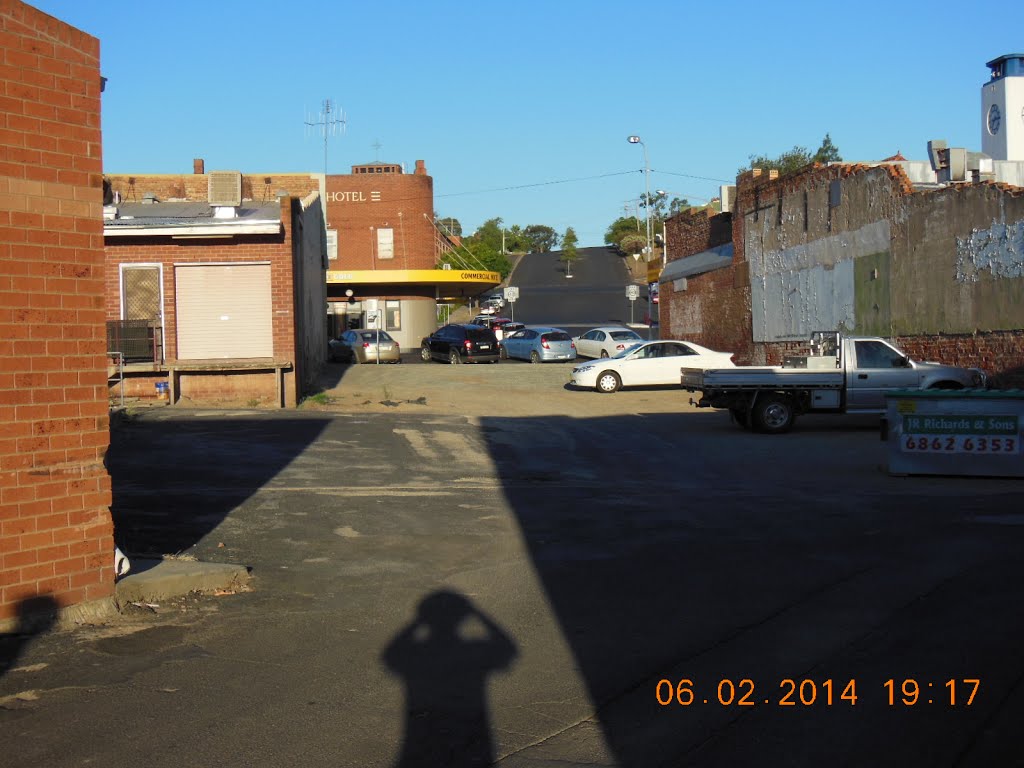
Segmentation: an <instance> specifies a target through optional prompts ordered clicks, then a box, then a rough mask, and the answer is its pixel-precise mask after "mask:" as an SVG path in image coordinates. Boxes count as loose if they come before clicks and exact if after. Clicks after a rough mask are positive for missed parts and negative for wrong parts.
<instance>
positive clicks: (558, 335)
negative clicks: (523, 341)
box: [542, 331, 572, 341]
mask: <svg viewBox="0 0 1024 768" xmlns="http://www.w3.org/2000/svg"><path fill="white" fill-rule="evenodd" d="M542 339H543V341H572V339H570V338H569V334H568V333H566V332H565V331H551V332H550V333H545V334H544V335H543V337H542Z"/></svg>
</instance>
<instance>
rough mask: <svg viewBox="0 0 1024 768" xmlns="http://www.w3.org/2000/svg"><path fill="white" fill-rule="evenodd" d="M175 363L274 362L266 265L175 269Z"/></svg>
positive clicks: (271, 313)
mask: <svg viewBox="0 0 1024 768" xmlns="http://www.w3.org/2000/svg"><path fill="white" fill-rule="evenodd" d="M174 288H175V307H176V313H177V325H178V359H179V360H206V359H220V358H229V357H237V358H247V357H273V356H274V338H273V311H272V306H271V295H270V265H269V264H218V265H208V264H202V265H195V266H192V265H176V266H175V268H174Z"/></svg>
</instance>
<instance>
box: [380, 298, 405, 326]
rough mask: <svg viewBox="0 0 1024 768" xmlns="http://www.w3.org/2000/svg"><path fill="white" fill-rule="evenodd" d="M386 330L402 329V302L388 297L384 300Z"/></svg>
mask: <svg viewBox="0 0 1024 768" xmlns="http://www.w3.org/2000/svg"><path fill="white" fill-rule="evenodd" d="M384 330H386V331H400V330H402V302H400V301H398V300H397V299H388V300H387V301H385V302H384Z"/></svg>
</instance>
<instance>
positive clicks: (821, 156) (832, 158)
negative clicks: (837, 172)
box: [813, 133, 843, 163]
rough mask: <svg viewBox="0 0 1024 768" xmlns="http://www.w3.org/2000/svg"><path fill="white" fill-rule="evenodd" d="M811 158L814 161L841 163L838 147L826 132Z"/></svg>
mask: <svg viewBox="0 0 1024 768" xmlns="http://www.w3.org/2000/svg"><path fill="white" fill-rule="evenodd" d="M813 160H814V162H816V163H841V162H842V161H843V158H842V157H841V156H840V154H839V148H838V147H837V146H836V145H835V144H833V143H832V137H831V136H829V135H828V134H827V133H826V134H825V138H824V139H822V140H821V146H820V147H818V151H817V152H815V153H814V158H813Z"/></svg>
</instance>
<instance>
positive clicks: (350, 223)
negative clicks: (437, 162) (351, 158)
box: [326, 173, 435, 269]
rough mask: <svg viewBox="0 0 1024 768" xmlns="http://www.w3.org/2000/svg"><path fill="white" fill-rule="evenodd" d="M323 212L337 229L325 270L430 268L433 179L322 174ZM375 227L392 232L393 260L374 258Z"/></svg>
mask: <svg viewBox="0 0 1024 768" xmlns="http://www.w3.org/2000/svg"><path fill="white" fill-rule="evenodd" d="M326 210H327V226H328V227H329V228H331V229H336V230H338V259H337V262H331V269H433V268H434V264H435V252H434V251H435V249H434V240H435V230H434V226H433V219H434V182H433V179H431V178H430V177H429V176H427V175H426V174H425V173H422V174H421V173H415V174H409V173H372V174H371V173H368V174H353V175H351V176H328V177H327V199H326ZM379 227H391V228H392V229H393V230H394V244H395V247H394V251H395V256H394V258H393V259H386V260H382V259H379V258H376V256H377V234H376V231H375V230H376V228H379ZM371 228H373V229H371Z"/></svg>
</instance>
